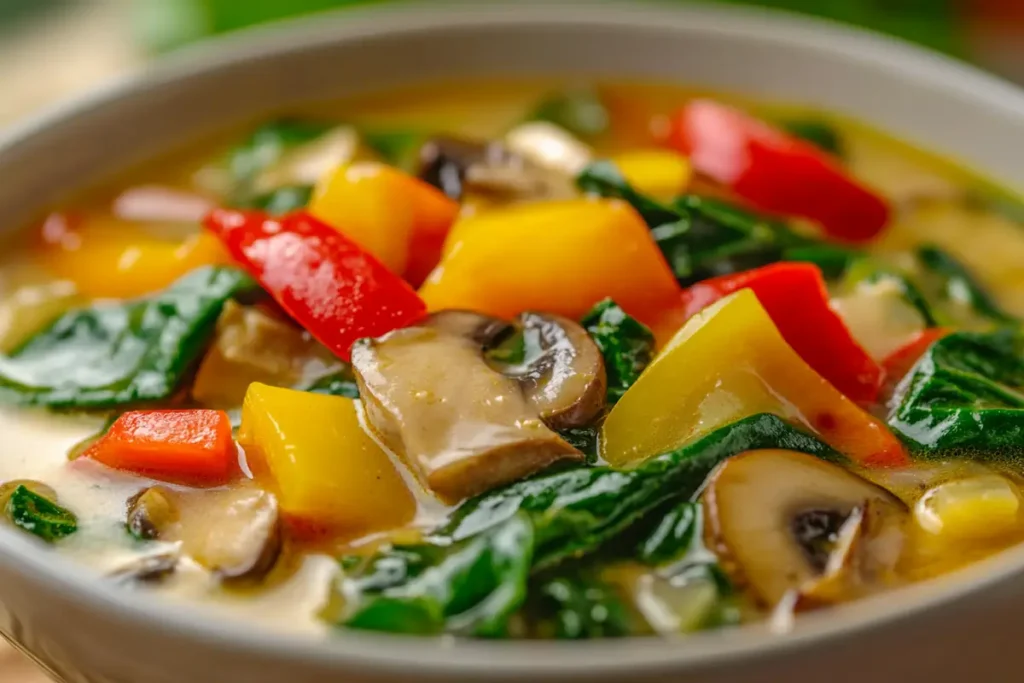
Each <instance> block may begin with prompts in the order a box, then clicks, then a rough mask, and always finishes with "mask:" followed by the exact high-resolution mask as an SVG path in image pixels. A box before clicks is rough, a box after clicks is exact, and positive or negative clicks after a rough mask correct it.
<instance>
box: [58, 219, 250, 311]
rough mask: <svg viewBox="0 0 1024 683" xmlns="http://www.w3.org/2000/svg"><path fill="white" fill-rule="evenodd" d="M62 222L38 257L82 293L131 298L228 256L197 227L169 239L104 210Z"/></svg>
mask: <svg viewBox="0 0 1024 683" xmlns="http://www.w3.org/2000/svg"><path fill="white" fill-rule="evenodd" d="M67 226H68V227H67V232H66V233H64V234H62V235H61V236H60V237H59V238H58V239H53V240H52V241H50V242H49V243H47V244H45V245H44V246H43V247H42V249H43V253H41V254H40V257H41V260H42V262H43V263H44V264H46V268H47V269H48V270H49V271H50V272H51V273H53V274H54V275H55V276H56V277H59V278H62V279H65V280H69V281H71V282H73V283H74V284H75V288H76V290H77V291H78V293H79V294H81V295H82V296H83V297H86V298H94V299H104V298H112V299H130V298H133V297H137V296H141V295H143V294H149V293H151V292H156V291H159V290H161V289H164V288H166V287H167V286H169V285H170V284H171V283H172V282H174V281H175V280H177V279H178V278H180V277H181V276H183V275H185V274H186V273H188V272H189V271H192V270H195V269H196V268H199V267H200V266H205V265H210V264H217V263H230V262H231V258H230V256H229V255H228V253H227V252H226V251H225V250H224V248H223V247H222V246H221V244H220V242H219V241H218V240H217V238H216V237H214V236H213V235H210V234H208V233H205V232H199V231H198V227H197V231H196V232H195V233H194V234H192V235H189V236H188V237H185V238H184V239H181V240H171V239H161V238H160V237H158V236H156V235H155V234H153V233H151V232H147V230H146V224H144V223H140V222H136V221H127V220H122V219H119V218H116V217H113V216H107V215H90V216H87V217H85V218H83V219H82V220H70V221H68V223H67ZM51 237H52V236H51Z"/></svg>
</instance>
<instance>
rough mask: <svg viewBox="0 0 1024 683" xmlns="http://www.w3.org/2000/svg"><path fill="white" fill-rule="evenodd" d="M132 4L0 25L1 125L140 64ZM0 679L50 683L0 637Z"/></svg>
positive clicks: (113, 0) (108, 1)
mask: <svg viewBox="0 0 1024 683" xmlns="http://www.w3.org/2000/svg"><path fill="white" fill-rule="evenodd" d="M131 6H132V5H131V3H130V2H128V1H127V0H87V1H80V2H75V3H67V5H66V7H63V8H62V9H60V10H55V11H52V12H51V13H50V14H49V15H47V16H42V17H39V18H38V19H36V18H30V19H29V20H27V21H25V22H24V23H20V22H19V23H18V24H17V25H16V26H15V27H13V28H6V27H0V83H3V84H4V86H3V90H4V95H3V97H2V98H0V128H2V127H3V125H5V124H8V123H10V122H11V121H15V120H17V119H19V118H21V117H23V116H25V115H26V114H30V113H31V112H32V111H33V110H36V109H39V108H40V107H44V106H46V105H48V104H50V103H52V102H54V101H56V100H59V99H61V98H64V97H68V96H69V95H74V94H75V93H77V92H81V91H83V90H87V89H88V88H89V87H91V86H92V85H94V84H95V83H96V82H97V81H101V80H103V79H104V78H107V77H110V76H113V75H116V74H118V73H122V72H125V71H128V70H130V69H132V68H134V67H136V66H137V65H138V63H139V61H140V56H139V55H138V54H137V52H136V50H135V49H134V48H133V46H132V42H131V26H130V22H131V17H130V16H128V13H129V11H130V10H131ZM0 683H52V682H51V681H50V679H49V677H47V676H46V675H44V674H43V673H41V672H40V671H39V669H38V668H37V667H36V666H35V665H34V664H33V663H32V662H30V661H29V660H28V659H26V658H25V657H23V656H22V655H21V654H20V653H19V652H17V651H16V650H15V649H14V648H12V647H11V646H10V645H8V644H7V643H6V642H4V641H3V640H0Z"/></svg>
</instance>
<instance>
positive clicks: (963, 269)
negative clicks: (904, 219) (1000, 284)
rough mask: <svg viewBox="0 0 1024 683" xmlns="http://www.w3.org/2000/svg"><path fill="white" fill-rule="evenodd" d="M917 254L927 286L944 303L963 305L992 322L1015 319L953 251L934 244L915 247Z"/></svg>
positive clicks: (1007, 321) (1008, 321) (1014, 320)
mask: <svg viewBox="0 0 1024 683" xmlns="http://www.w3.org/2000/svg"><path fill="white" fill-rule="evenodd" d="M917 258H918V261H919V263H920V265H921V268H922V269H923V271H924V273H925V280H926V282H927V283H928V284H930V285H931V287H930V288H929V289H930V290H932V291H934V293H935V296H936V297H937V298H939V299H940V300H941V301H942V302H943V303H947V304H952V305H953V306H966V307H967V308H968V309H969V310H971V311H973V312H974V313H976V314H977V315H979V316H981V317H982V318H984V319H987V320H989V321H992V322H995V323H1016V322H1018V321H1017V319H1016V318H1015V317H1013V316H1012V315H1010V314H1008V313H1006V312H1005V311H1003V310H1002V308H1000V306H999V304H998V303H997V302H996V300H995V298H994V297H993V296H992V295H991V294H990V293H989V292H988V291H986V290H985V288H984V287H983V286H982V285H981V283H980V282H978V280H977V278H975V277H974V275H973V274H971V272H970V270H968V268H967V266H965V265H964V264H963V263H961V262H960V261H959V260H957V259H956V258H955V257H954V256H953V255H952V254H950V253H948V252H946V251H943V250H942V249H940V248H939V247H936V246H933V245H925V246H922V247H919V248H918V249H917Z"/></svg>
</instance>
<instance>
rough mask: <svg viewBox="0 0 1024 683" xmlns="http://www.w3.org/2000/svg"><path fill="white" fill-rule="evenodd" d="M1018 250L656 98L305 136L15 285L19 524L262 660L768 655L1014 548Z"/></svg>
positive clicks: (6, 507)
mask: <svg viewBox="0 0 1024 683" xmlns="http://www.w3.org/2000/svg"><path fill="white" fill-rule="evenodd" d="M1022 222H1024V205H1022V204H1020V203H1018V202H1017V200H1016V199H1015V198H1014V196H1013V195H1012V194H1010V193H1007V192H1004V191H1001V190H999V189H997V188H996V187H994V186H993V185H991V184H989V183H988V182H986V181H983V180H981V179H979V178H977V177H975V176H973V175H971V174H970V173H968V172H966V171H964V170H962V169H960V168H958V167H956V166H955V165H952V164H950V163H948V162H945V161H943V160H941V159H938V158H936V157H933V156H931V155H928V154H926V153H924V152H921V151H919V150H916V149H912V148H910V147H909V146H907V145H904V144H902V143H899V142H897V141H895V140H892V139H890V138H888V137H886V136H884V135H882V134H879V133H877V132H874V131H871V130H868V129H866V128H864V127H863V126H860V125H859V124H855V123H851V122H849V121H846V120H843V119H842V118H839V117H835V116H832V115H830V114H826V113H821V112H817V111H813V110H808V109H802V108H796V107H783V106H778V105H766V104H758V103H751V102H747V101H743V100H740V99H737V98H731V97H720V96H708V95H707V94H705V93H697V92H693V91H689V90H683V89H680V88H677V87H670V86H663V85H638V84H622V83H618V84H616V83H609V84H601V85H587V84H577V85H570V86H564V85H555V84H552V83H529V82H511V81H510V82H504V83H471V84H465V83H463V84H454V85H435V86H432V87H430V88H418V89H413V90H408V91H405V92H400V93H391V94H387V95H375V96H369V97H366V98H364V99H361V100H358V101H350V102H341V103H333V104H331V105H329V106H328V105H323V106H318V107H311V108H309V109H307V110H305V111H295V112H288V113H287V114H286V115H284V116H281V117H277V118H274V119H272V120H267V121H261V122H256V123H255V124H254V125H252V126H250V127H248V128H246V129H245V130H241V131H236V132H235V133H234V134H230V135H225V136H224V137H223V139H222V140H221V141H218V142H216V143H213V144H210V143H207V144H204V145H202V146H197V147H195V148H193V149H190V150H187V151H185V152H182V153H180V154H178V155H176V156H174V157H169V158H167V159H165V160H163V161H162V162H160V163H155V164H153V165H151V166H150V167H148V168H143V169H139V170H137V171H136V172H133V173H132V174H130V175H127V176H125V177H124V178H122V179H121V180H120V181H119V182H116V183H110V184H108V185H106V186H104V187H100V188H94V190H93V191H91V193H87V194H84V195H82V196H80V197H77V198H75V199H73V200H69V201H68V202H66V203H65V205H63V206H59V207H56V208H55V209H53V211H52V212H51V213H49V214H48V215H47V216H45V217H43V218H41V219H40V220H39V221H38V222H37V223H36V224H35V225H33V226H29V227H28V228H27V229H26V230H24V231H23V232H21V233H19V236H18V237H17V238H16V239H15V241H14V242H13V244H12V246H11V247H10V248H9V249H8V250H7V251H6V252H5V254H6V255H5V256H4V263H3V264H0V280H2V283H3V298H2V300H0V351H2V355H0V400H2V401H3V402H4V403H5V404H7V407H6V408H4V409H3V411H2V412H0V426H2V428H3V431H4V433H5V434H7V437H6V439H5V442H4V446H3V447H2V448H0V484H2V486H0V505H2V510H3V513H4V519H5V523H7V524H9V525H10V526H12V527H14V528H16V529H19V530H20V531H22V532H24V533H25V534H27V535H30V536H33V537H35V538H37V539H38V542H39V543H41V544H48V545H50V546H52V549H53V552H54V553H56V554H59V555H65V556H67V557H69V558H72V559H73V560H74V561H75V562H78V563H79V564H80V566H82V567H83V571H87V572H90V573H95V574H98V575H101V576H102V580H104V581H110V582H116V583H118V584H120V585H122V586H123V587H124V589H125V590H136V591H140V592H143V591H145V592H151V593H153V594H155V595H163V596H165V597H167V598H170V599H176V600H184V601H190V602H194V603H201V604H203V605H207V606H210V607H211V608H213V609H217V610H219V611H220V612H223V613H224V614H228V615H234V616H235V617H237V618H239V619H242V620H244V621H246V622H250V623H254V622H258V623H264V624H266V625H268V626H270V627H272V628H278V629H292V630H305V631H310V632H328V631H330V630H331V629H334V628H352V629H363V630H372V631H384V632H394V633H408V634H422V635H435V634H453V635H458V636H467V637H501V638H562V639H580V638H599V637H615V636H627V635H646V634H670V633H671V634H675V633H687V632H693V631H697V630H703V629H713V628H723V627H728V626H734V625H739V624H742V623H745V622H750V621H758V620H764V619H770V618H772V617H773V616H774V617H775V621H774V622H773V623H776V624H785V623H789V622H790V621H791V617H792V616H793V615H794V614H796V615H797V616H798V615H799V613H803V612H806V611H809V610H818V609H827V608H828V607H829V606H831V605H835V604H838V603H841V602H844V601H849V600H855V599H858V598H860V597H864V596H868V595H873V594H876V593H878V592H881V591H886V590H893V589H898V588H899V587H900V586H904V585H907V584H909V583H911V582H915V581H920V580H926V579H928V578H931V577H934V576H936V575H939V574H942V573H945V572H949V571H952V570H955V569H956V568H958V567H960V566H963V565H964V564H966V563H969V562H972V561H975V560H978V559H981V558H984V557H986V556H989V555H991V554H993V553H996V552H998V551H1000V550H1003V549H1005V548H1007V547H1010V546H1012V545H1014V544H1016V543H1018V542H1019V541H1021V540H1022V539H1024V511H1022V510H1021V507H1022V506H1021V499H1022V495H1024V489H1022V488H1021V487H1022V485H1024V478H1022V475H1024V459H1022V456H1024V331H1022V328H1021V325H1020V320H1021V318H1020V316H1022V315H1024V269H1022V268H1021V264H1024V226H1022V225H1021V223H1022ZM798 618H799V617H798Z"/></svg>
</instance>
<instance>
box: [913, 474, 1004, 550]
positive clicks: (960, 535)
mask: <svg viewBox="0 0 1024 683" xmlns="http://www.w3.org/2000/svg"><path fill="white" fill-rule="evenodd" d="M914 517H915V519H917V522H918V524H919V525H920V527H921V528H922V529H924V530H925V531H927V532H929V533H932V534H936V535H938V536H941V537H943V538H944V539H946V540H953V541H984V540H988V539H992V538H998V537H999V536H1004V535H1006V534H1008V533H1011V532H1013V531H1014V530H1017V529H1019V528H1020V527H1021V518H1020V496H1019V495H1018V493H1017V491H1016V487H1015V486H1014V485H1013V484H1011V483H1010V482H1009V481H1007V479H1006V478H1005V477H1001V476H999V475H995V474H991V475H985V476H979V477H970V478H967V479H957V480H954V481H948V482H946V483H944V484H939V485H938V486H936V487H935V488H933V489H931V490H929V491H928V492H927V493H925V494H924V495H923V496H921V498H920V499H919V500H918V501H917V505H916V506H915V508H914Z"/></svg>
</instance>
